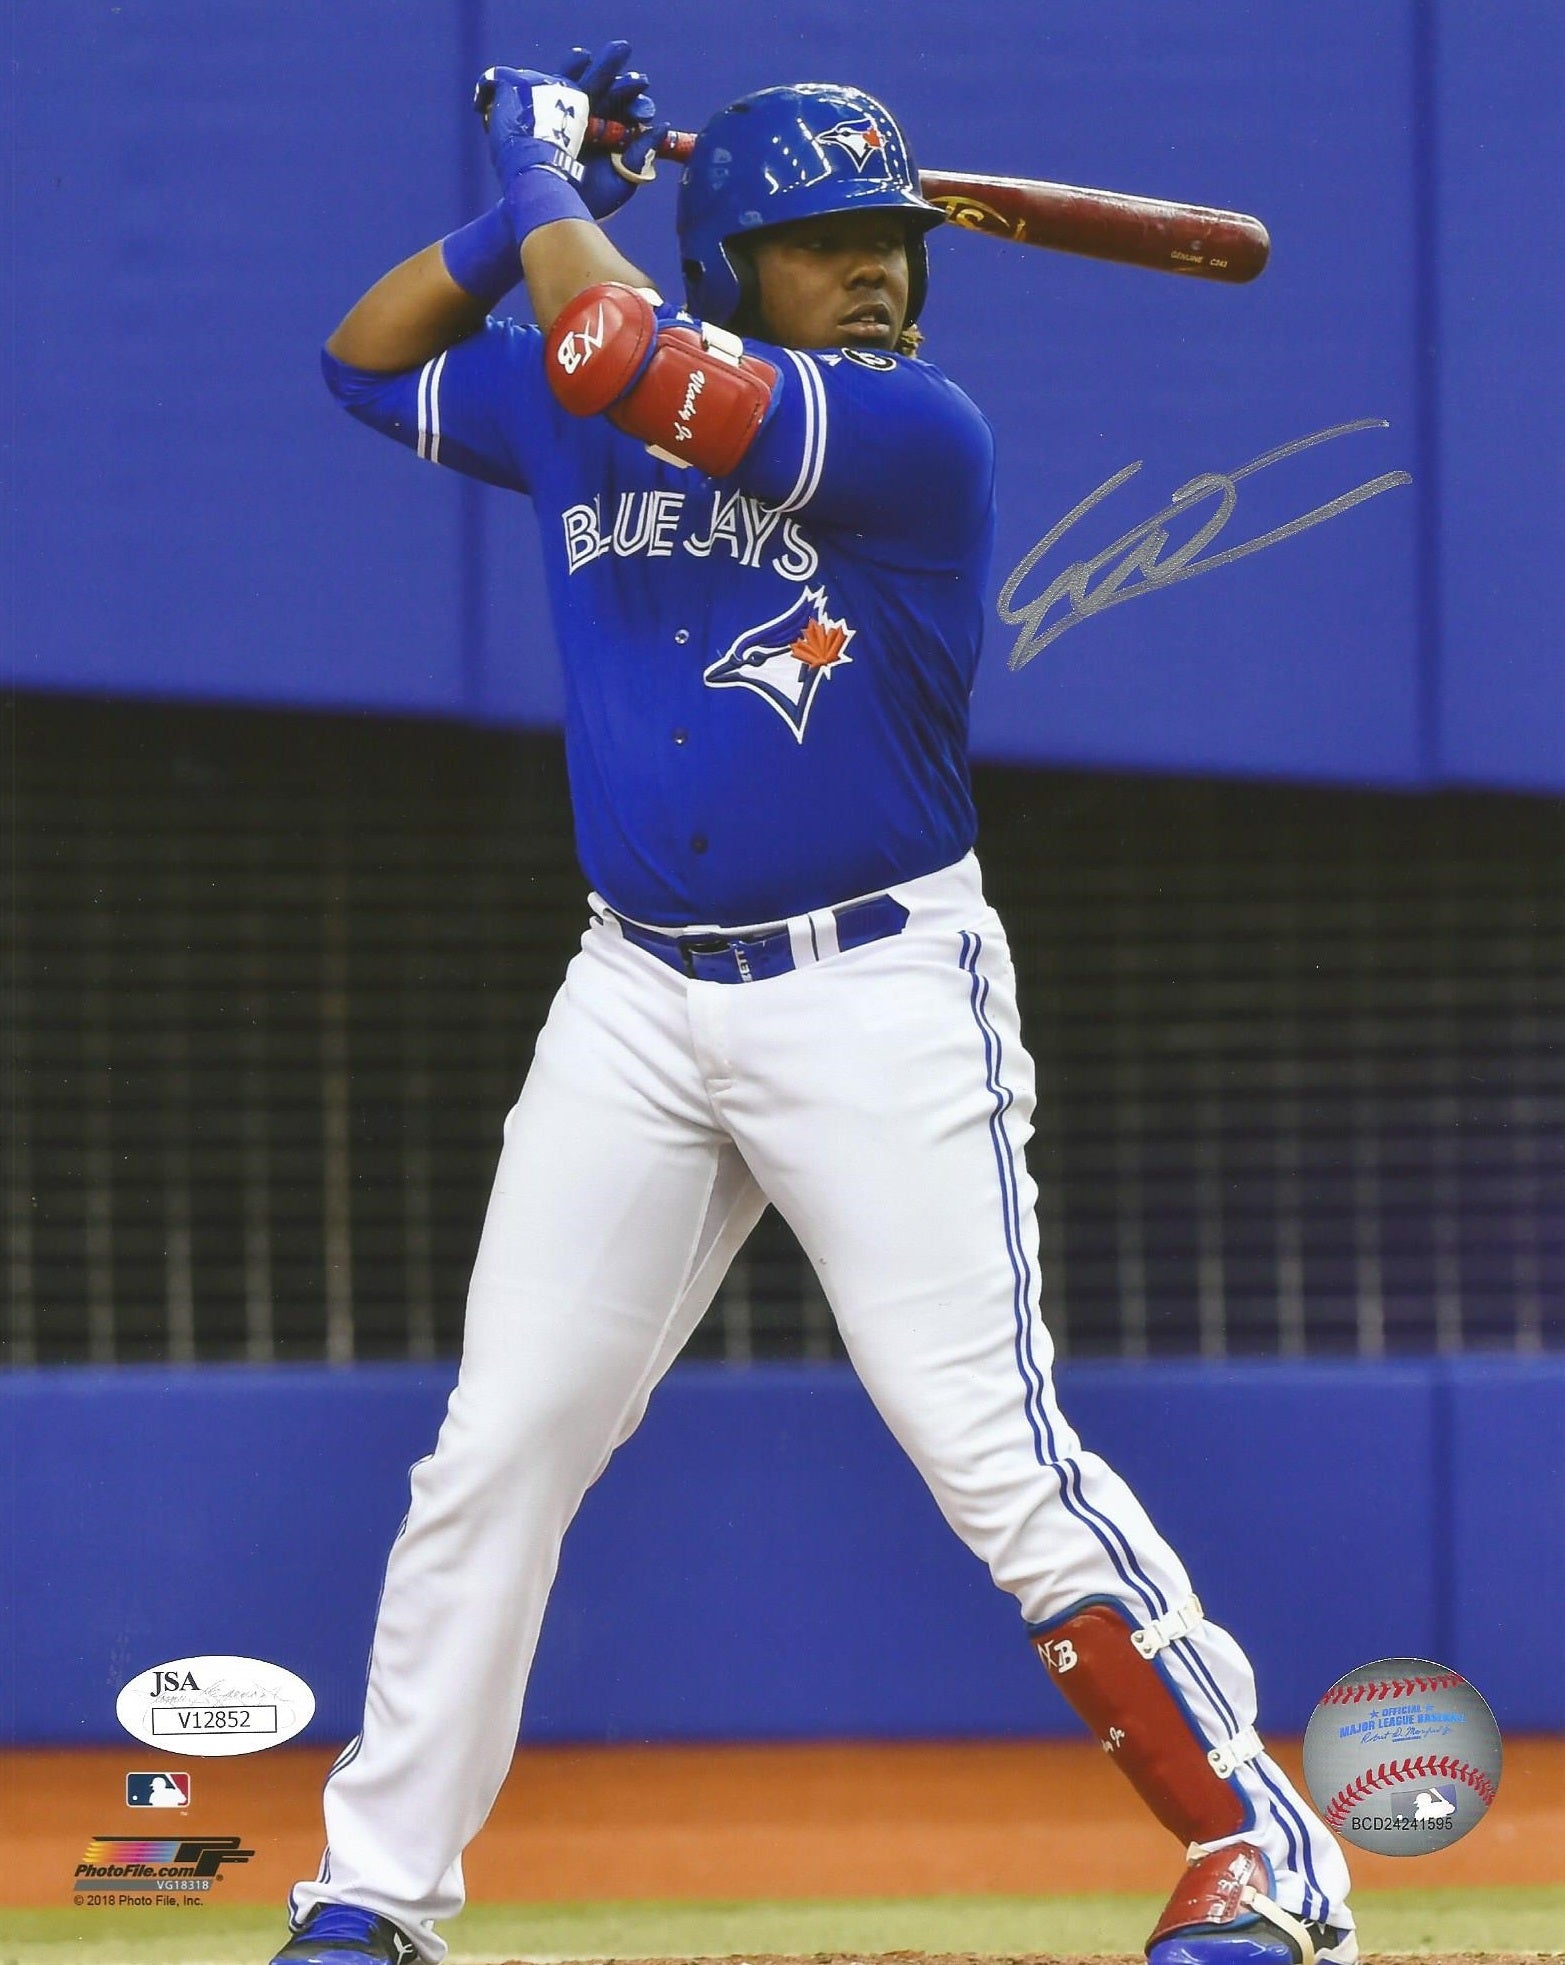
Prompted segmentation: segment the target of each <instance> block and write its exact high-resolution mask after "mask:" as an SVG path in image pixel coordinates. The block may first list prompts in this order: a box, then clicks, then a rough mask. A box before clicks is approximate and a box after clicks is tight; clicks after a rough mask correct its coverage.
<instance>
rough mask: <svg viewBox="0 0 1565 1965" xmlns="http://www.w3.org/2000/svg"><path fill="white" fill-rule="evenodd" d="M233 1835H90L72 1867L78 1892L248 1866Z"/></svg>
mask: <svg viewBox="0 0 1565 1965" xmlns="http://www.w3.org/2000/svg"><path fill="white" fill-rule="evenodd" d="M254 1854H255V1851H254V1850H253V1849H241V1848H240V1846H239V1837H238V1836H237V1835H182V1836H166V1837H164V1836H158V1837H152V1836H136V1835H95V1836H94V1837H93V1838H92V1840H91V1841H90V1842H89V1843H88V1844H87V1848H86V1851H85V1852H84V1854H83V1856H82V1859H81V1861H80V1862H79V1863H78V1864H77V1865H76V1880H77V1884H78V1887H80V1886H81V1885H83V1884H91V1883H154V1882H157V1881H160V1880H168V1881H173V1880H181V1879H186V1878H196V1877H203V1878H208V1879H210V1878H212V1877H215V1876H217V1875H219V1874H220V1873H221V1870H222V1866H223V1864H224V1863H247V1862H249V1860H250V1858H251V1857H252V1856H253V1855H254Z"/></svg>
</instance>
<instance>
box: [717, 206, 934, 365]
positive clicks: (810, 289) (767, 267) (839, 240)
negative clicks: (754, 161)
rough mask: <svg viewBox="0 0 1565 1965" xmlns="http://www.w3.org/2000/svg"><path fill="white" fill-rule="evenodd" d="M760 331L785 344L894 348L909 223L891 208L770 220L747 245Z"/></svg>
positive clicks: (903, 312)
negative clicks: (761, 233) (782, 221)
mask: <svg viewBox="0 0 1565 1965" xmlns="http://www.w3.org/2000/svg"><path fill="white" fill-rule="evenodd" d="M750 251H751V254H752V256H753V260H754V265H755V272H756V278H757V280H758V281H759V283H760V294H761V308H760V311H761V321H762V328H763V332H764V335H765V338H766V339H767V340H769V341H775V342H777V343H778V344H779V346H781V347H784V348H892V347H894V346H895V345H896V339H897V336H898V335H899V334H900V333H901V332H902V323H903V321H904V319H905V318H906V316H907V295H908V265H907V242H906V225H905V221H904V220H903V219H901V218H900V217H899V216H898V215H897V213H896V212H894V211H862V212H834V213H832V214H831V215H830V216H829V217H826V218H801V219H796V220H795V221H794V222H793V224H791V225H778V226H774V227H772V228H771V229H770V230H768V231H767V232H766V234H765V235H764V236H763V237H761V238H757V239H755V240H754V241H753V242H752V243H751V246H750Z"/></svg>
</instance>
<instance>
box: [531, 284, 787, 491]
mask: <svg viewBox="0 0 1565 1965" xmlns="http://www.w3.org/2000/svg"><path fill="white" fill-rule="evenodd" d="M544 364H545V370H546V372H547V374H548V377H549V386H550V387H551V388H552V389H553V390H554V393H555V395H556V396H557V397H558V398H559V400H560V401H561V403H563V404H564V406H565V407H566V408H567V409H568V410H570V411H571V413H572V414H573V415H575V416H596V415H599V414H601V413H602V412H604V411H607V412H608V417H609V421H610V422H611V423H612V424H614V426H615V428H616V429H620V430H623V431H624V432H625V434H626V435H627V436H631V437H639V438H640V440H641V441H642V442H643V443H644V444H645V445H646V446H647V448H648V449H649V450H651V451H652V452H653V453H654V455H655V456H658V457H662V458H665V459H667V461H668V462H669V463H671V464H679V465H693V466H694V467H695V468H696V469H697V470H698V471H704V472H706V473H707V475H708V476H710V477H714V478H720V477H726V476H727V474H728V473H729V472H730V471H732V470H733V469H734V468H735V467H736V466H737V464H738V463H739V460H740V459H741V458H742V457H743V456H744V454H745V452H746V451H747V450H748V449H749V448H750V446H751V444H752V443H754V441H755V439H756V437H757V436H758V435H759V433H760V430H761V426H762V425H763V424H764V423H765V421H766V413H767V410H768V409H769V408H770V407H771V400H772V391H773V389H774V388H775V386H776V383H777V371H776V369H775V368H773V367H772V365H771V363H770V362H763V361H760V360H758V359H757V357H756V356H754V355H748V354H746V353H745V349H744V343H743V342H742V341H741V340H740V339H739V337H738V335H736V334H730V333H728V331H727V330H726V329H725V328H718V327H712V326H710V325H709V324H708V323H707V322H705V321H703V322H701V323H699V324H693V325H691V326H688V327H687V326H685V325H683V324H679V323H676V324H674V325H661V326H660V325H659V323H658V319H657V316H656V314H654V312H653V310H652V306H651V303H650V302H649V301H648V300H647V298H646V296H645V295H644V294H642V293H638V292H637V291H636V289H635V288H633V287H625V286H619V285H616V284H613V283H607V284H605V285H602V286H596V287H588V288H587V290H586V292H585V293H579V294H577V296H576V298H575V299H574V300H572V301H571V302H570V304H569V306H567V307H566V308H565V309H564V310H563V311H562V313H561V314H560V315H559V317H558V319H557V320H556V321H555V323H554V326H553V327H552V328H551V329H550V330H549V338H548V342H547V345H546V347H545V351H544Z"/></svg>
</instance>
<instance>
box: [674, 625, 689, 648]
mask: <svg viewBox="0 0 1565 1965" xmlns="http://www.w3.org/2000/svg"><path fill="white" fill-rule="evenodd" d="M674 639H675V641H677V642H678V643H679V645H680V647H681V648H683V647H684V645H685V643H686V642H687V641H688V640H689V639H690V630H689V629H688V628H681V629H680V630H679V631H678V633H677V634H676V635H675V636H674Z"/></svg>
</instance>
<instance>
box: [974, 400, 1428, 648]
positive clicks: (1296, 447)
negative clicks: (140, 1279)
mask: <svg viewBox="0 0 1565 1965" xmlns="http://www.w3.org/2000/svg"><path fill="white" fill-rule="evenodd" d="M1389 428H1390V425H1389V424H1388V423H1387V422H1386V420H1385V419H1384V418H1383V417H1378V416H1366V417H1361V418H1360V419H1359V421H1358V422H1356V423H1338V424H1337V425H1336V426H1335V427H1334V428H1332V429H1330V430H1317V431H1316V432H1315V434H1314V435H1313V436H1309V437H1298V438H1296V439H1295V440H1294V441H1293V442H1292V443H1285V444H1279V445H1278V446H1277V448H1276V449H1275V450H1268V451H1266V452H1264V453H1263V454H1262V455H1261V456H1259V457H1255V458H1252V459H1251V461H1250V462H1249V463H1248V464H1241V465H1240V466H1239V468H1238V470H1236V471H1203V472H1202V473H1201V474H1200V476H1199V477H1194V478H1191V479H1190V481H1189V483H1188V484H1182V485H1181V486H1180V487H1179V489H1178V490H1177V491H1176V492H1175V493H1174V495H1173V497H1172V498H1171V499H1170V500H1169V502H1168V504H1167V505H1165V506H1164V507H1163V509H1162V511H1161V512H1159V513H1157V514H1156V516H1155V517H1153V518H1149V519H1144V520H1143V521H1142V523H1141V524H1140V525H1137V526H1132V528H1131V529H1130V531H1129V532H1125V533H1122V534H1121V535H1120V537H1119V538H1118V539H1116V540H1115V541H1114V543H1113V545H1111V546H1105V547H1104V548H1103V551H1102V552H1101V553H1098V554H1096V555H1095V556H1094V557H1093V558H1092V559H1083V560H1076V561H1074V562H1073V563H1072V564H1071V565H1070V566H1067V567H1065V568H1064V569H1063V571H1061V572H1060V573H1058V574H1056V575H1055V577H1054V579H1053V580H1051V581H1050V582H1049V584H1048V586H1047V587H1045V588H1044V590H1043V592H1042V593H1041V594H1039V595H1038V597H1037V599H1036V600H1029V601H1025V602H1023V604H1022V605H1021V606H1020V607H1018V606H1016V605H1015V602H1016V590H1017V589H1018V587H1020V586H1021V584H1022V582H1023V581H1024V580H1025V579H1026V578H1027V577H1028V575H1029V574H1030V573H1031V572H1032V571H1033V569H1034V568H1035V567H1036V566H1037V564H1038V562H1039V560H1041V559H1042V558H1043V556H1044V554H1045V553H1047V552H1048V551H1049V550H1050V548H1051V547H1053V546H1057V545H1058V544H1059V542H1060V540H1061V539H1063V538H1064V536H1065V534H1066V533H1067V532H1069V530H1070V529H1071V527H1072V526H1073V525H1074V524H1075V523H1076V521H1077V520H1078V519H1080V518H1084V517H1085V516H1086V515H1087V513H1088V512H1090V511H1091V510H1092V508H1093V506H1094V505H1099V504H1101V503H1102V502H1103V500H1104V499H1105V498H1107V497H1109V496H1110V495H1111V494H1112V493H1113V492H1116V491H1118V489H1119V488H1120V486H1121V485H1122V484H1124V483H1126V482H1127V481H1128V480H1129V479H1131V478H1133V477H1134V476H1135V475H1136V473H1137V471H1139V470H1140V469H1141V462H1137V463H1135V464H1127V465H1126V466H1125V468H1124V469H1123V470H1122V471H1116V472H1115V473H1114V475H1113V477H1111V478H1110V479H1109V480H1108V481H1107V483H1105V484H1100V485H1099V486H1098V488H1097V490H1096V491H1093V492H1089V493H1088V495H1087V496H1086V497H1085V498H1083V499H1082V501H1081V503H1080V504H1079V505H1077V506H1076V507H1075V508H1074V509H1073V510H1071V511H1069V512H1067V513H1066V514H1065V516H1064V518H1062V519H1061V520H1060V522H1059V524H1058V525H1055V526H1052V527H1051V528H1050V529H1049V531H1047V532H1046V533H1045V534H1044V535H1043V537H1042V538H1041V539H1040V540H1039V541H1038V543H1037V545H1036V546H1034V547H1033V549H1032V551H1031V552H1029V553H1028V554H1027V555H1026V557H1025V558H1024V559H1022V560H1019V561H1018V562H1017V564H1016V566H1015V567H1014V568H1013V569H1012V571H1011V575H1010V578H1009V579H1008V580H1007V581H1006V583H1005V585H1004V586H1003V587H1002V588H1001V589H1000V597H999V599H998V600H997V601H996V602H995V609H996V612H997V613H998V614H999V616H1000V619H1001V620H1002V621H1003V622H1005V624H1006V626H1007V627H1011V628H1019V629H1020V630H1021V632H1020V633H1019V634H1018V635H1017V637H1016V640H1015V642H1014V643H1013V645H1012V648H1011V654H1010V666H1011V667H1012V668H1013V669H1024V668H1026V666H1027V664H1028V663H1029V662H1030V661H1031V660H1032V658H1033V657H1034V656H1035V655H1037V654H1040V653H1041V652H1042V651H1043V650H1044V649H1045V648H1047V647H1048V645H1049V643H1050V642H1051V641H1057V640H1058V639H1059V637H1060V636H1061V635H1062V634H1064V632H1065V630H1066V629H1067V628H1073V627H1075V625H1076V623H1077V622H1078V621H1086V620H1089V619H1090V618H1091V617H1092V616H1093V615H1094V614H1101V613H1103V612H1104V610H1105V609H1106V608H1110V607H1118V606H1119V605H1120V603H1121V602H1122V601H1127V600H1139V599H1140V598H1141V597H1142V595H1143V594H1152V593H1157V592H1158V591H1160V590H1161V589H1162V588H1164V587H1172V586H1175V585H1176V584H1177V583H1178V582H1179V581H1181V580H1193V579H1194V578H1195V576H1196V575H1197V574H1198V573H1211V572H1213V571H1214V570H1215V569H1216V568H1217V567H1219V566H1229V565H1231V564H1232V563H1233V561H1234V560H1236V559H1243V558H1244V557H1245V556H1246V555H1247V554H1249V553H1258V552H1260V551H1261V549H1262V547H1264V546H1275V545H1276V544H1277V542H1278V541H1279V540H1280V539H1291V538H1292V537H1293V535H1294V533H1296V532H1303V531H1304V530H1305V529H1306V528H1307V527H1309V526H1312V525H1320V524H1321V523H1322V522H1323V521H1324V520H1326V519H1331V518H1335V517H1336V516H1337V514H1338V513H1339V512H1346V511H1350V510H1351V509H1352V507H1353V506H1355V505H1362V504H1363V502H1364V500H1365V499H1366V498H1374V497H1377V496H1378V495H1379V494H1380V493H1381V492H1382V491H1390V490H1391V489H1392V488H1393V486H1395V485H1399V484H1411V483H1412V482H1413V479H1412V475H1411V473H1409V472H1407V471H1383V472H1382V473H1381V475H1380V476H1379V477H1378V478H1371V479H1370V480H1369V482H1368V483H1367V484H1361V485H1358V486H1357V487H1356V488H1355V489H1354V490H1352V491H1345V492H1343V494H1342V495H1341V497H1340V498H1333V499H1331V500H1330V501H1329V502H1328V503H1327V504H1324V505H1317V506H1316V507H1315V509H1314V510H1313V511H1311V512H1305V513H1304V514H1303V515H1302V516H1301V517H1299V518H1296V519H1290V520H1289V521H1288V523H1287V524H1286V525H1279V526H1274V527H1273V528H1272V530H1271V531H1270V532H1263V533H1262V534H1261V535H1260V537H1259V538H1257V539H1247V540H1246V541H1245V542H1244V544H1243V545H1242V546H1230V547H1229V548H1228V549H1227V551H1226V552H1221V553H1213V555H1212V556H1211V558H1210V559H1197V558H1196V555H1197V554H1198V553H1199V552H1200V551H1201V549H1202V547H1203V546H1206V545H1209V544H1210V542H1211V541H1212V540H1213V539H1215V538H1216V537H1217V535H1218V533H1219V532H1221V531H1222V529H1223V527H1224V526H1225V525H1226V524H1227V523H1228V521H1229V519H1230V518H1231V517H1232V516H1233V509H1234V506H1235V505H1236V504H1238V502H1239V493H1238V491H1237V490H1236V489H1235V487H1236V486H1237V484H1238V482H1239V480H1240V479H1241V478H1248V477H1251V476H1253V475H1254V473H1255V472H1257V471H1262V470H1265V468H1266V466H1267V465H1268V464H1276V463H1279V462H1280V461H1281V460H1282V459H1283V458H1284V457H1294V456H1297V455H1298V453H1299V452H1300V451H1301V450H1311V449H1313V448H1314V446H1315V445H1316V444H1322V443H1330V442H1331V440H1332V438H1333V437H1345V436H1347V435H1348V434H1349V433H1350V432H1352V431H1354V430H1386V429H1389ZM1142 461H1144V460H1142ZM1203 498H1215V499H1216V500H1217V504H1216V506H1215V508H1214V509H1213V511H1212V513H1211V516H1210V517H1209V518H1208V519H1207V520H1206V521H1205V522H1204V524H1202V525H1201V526H1200V527H1198V528H1197V530H1196V531H1195V532H1194V533H1192V535H1191V536H1190V538H1188V539H1187V540H1186V541H1185V542H1184V544H1183V545H1181V546H1176V547H1175V549H1174V550H1173V552H1171V553H1170V554H1169V555H1168V557H1167V558H1166V559H1163V558H1161V557H1160V555H1161V554H1162V551H1163V548H1164V547H1165V546H1166V545H1167V544H1168V527H1169V522H1170V521H1171V520H1173V519H1178V518H1183V517H1184V516H1186V515H1187V514H1188V513H1189V512H1190V511H1191V509H1192V508H1193V507H1194V506H1195V505H1196V503H1197V501H1198V500H1200V499H1203ZM1105 568H1107V569H1109V571H1107V572H1106V573H1105V571H1104V570H1105ZM1100 573H1102V574H1104V578H1103V579H1101V580H1099V581H1098V584H1097V585H1096V586H1093V585H1092V584H1091V583H1092V581H1093V580H1094V579H1096V578H1097V576H1098V575H1099V574H1100ZM1138 574H1139V575H1140V576H1141V577H1140V580H1139V581H1138V582H1137V584H1136V585H1134V586H1131V585H1128V584H1127V583H1128V582H1130V581H1132V580H1135V578H1136V576H1137V575H1138ZM1060 601H1068V602H1069V606H1068V608H1067V611H1066V612H1065V613H1064V614H1061V615H1060V616H1058V618H1057V619H1055V620H1054V621H1050V622H1048V625H1047V626H1045V625H1044V624H1045V622H1046V621H1048V616H1049V614H1050V613H1051V611H1052V610H1053V609H1054V607H1055V606H1056V605H1057V604H1058V603H1059V602H1060Z"/></svg>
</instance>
